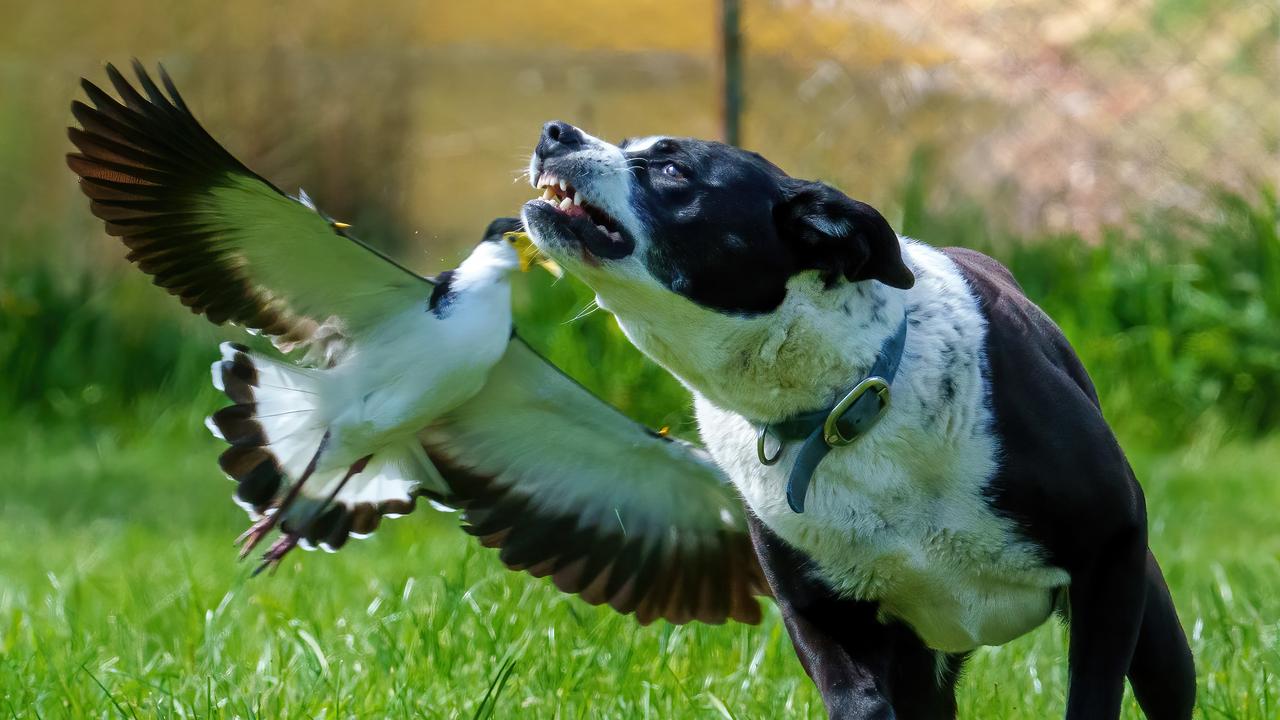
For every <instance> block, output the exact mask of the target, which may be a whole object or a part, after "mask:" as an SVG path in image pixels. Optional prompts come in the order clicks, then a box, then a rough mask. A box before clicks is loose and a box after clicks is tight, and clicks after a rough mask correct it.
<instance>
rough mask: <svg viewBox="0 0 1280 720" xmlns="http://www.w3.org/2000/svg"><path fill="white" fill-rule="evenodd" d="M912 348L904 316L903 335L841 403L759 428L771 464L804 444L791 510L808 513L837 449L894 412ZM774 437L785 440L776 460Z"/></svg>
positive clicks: (889, 341)
mask: <svg viewBox="0 0 1280 720" xmlns="http://www.w3.org/2000/svg"><path fill="white" fill-rule="evenodd" d="M906 344H907V318H906V315H903V317H902V322H901V323H899V324H898V330H897V332H895V333H894V334H893V335H890V336H889V337H888V338H886V339H885V341H884V344H883V345H881V346H880V354H879V355H878V356H877V357H876V361H875V363H874V364H873V365H872V366H871V370H870V371H869V372H868V373H867V377H866V378H865V379H863V380H862V382H859V383H858V384H857V385H855V386H854V387H853V389H852V390H850V391H849V392H848V394H846V395H845V396H844V398H843V399H842V400H840V402H838V403H836V404H835V405H833V406H831V407H829V408H826V409H824V410H815V411H812V412H806V413H800V414H799V415H794V416H792V417H789V418H787V419H785V420H781V421H779V422H776V423H765V424H757V427H758V428H759V435H758V436H757V439H756V454H757V455H758V456H759V458H760V462H761V463H763V464H765V465H773V464H774V463H776V462H778V458H780V457H781V456H782V450H783V446H784V445H786V443H788V442H793V441H797V440H803V441H804V444H803V445H801V446H800V454H799V455H798V456H797V457H796V463H795V465H793V466H792V467H791V473H790V474H789V475H788V476H787V505H789V506H791V510H792V511H794V512H797V513H802V512H804V499H805V495H807V494H808V492H809V482H810V481H811V480H813V471H814V470H815V469H816V468H817V467H818V463H820V462H822V458H824V457H826V456H827V453H828V452H830V451H831V448H835V447H842V446H844V445H848V444H850V443H852V442H853V441H855V440H857V439H858V438H860V437H862V436H863V435H865V434H866V433H867V431H868V430H870V429H871V428H872V427H874V426H875V424H876V422H878V421H879V420H880V417H881V416H882V415H884V412H885V410H887V409H889V395H890V389H889V388H890V386H891V385H892V384H893V378H894V377H895V376H896V375H897V374H898V366H899V365H901V364H902V351H903V348H905V347H906ZM770 435H772V436H773V437H775V438H777V439H778V441H779V447H778V450H777V452H775V453H774V454H773V457H769V455H768V453H767V451H766V450H765V440H766V438H767V437H768V436H770Z"/></svg>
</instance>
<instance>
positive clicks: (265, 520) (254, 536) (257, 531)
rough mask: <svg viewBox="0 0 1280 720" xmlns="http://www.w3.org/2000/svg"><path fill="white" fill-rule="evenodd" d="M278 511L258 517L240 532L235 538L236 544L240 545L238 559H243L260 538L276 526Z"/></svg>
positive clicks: (260, 540)
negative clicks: (246, 528)
mask: <svg viewBox="0 0 1280 720" xmlns="http://www.w3.org/2000/svg"><path fill="white" fill-rule="evenodd" d="M278 514H279V513H272V514H270V515H266V516H264V517H262V518H260V519H259V520H258V521H257V522H255V523H254V524H252V525H250V526H249V529H248V530H245V531H244V532H242V533H240V537H238V538H236V542H235V544H236V545H240V559H241V560H243V559H245V558H246V557H248V556H249V553H251V552H253V549H254V548H255V547H257V546H258V544H259V543H261V542H262V539H263V538H265V537H266V536H267V534H268V533H270V532H271V530H272V528H274V527H275V526H276V517H277V516H278Z"/></svg>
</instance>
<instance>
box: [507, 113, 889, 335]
mask: <svg viewBox="0 0 1280 720" xmlns="http://www.w3.org/2000/svg"><path fill="white" fill-rule="evenodd" d="M529 176H530V180H531V182H532V183H533V184H534V186H535V187H536V188H538V189H540V190H543V196H542V198H540V199H536V200H532V201H530V202H529V203H527V204H526V205H525V206H524V211H523V219H524V222H525V226H526V227H527V228H528V230H529V232H530V234H531V235H532V236H533V238H534V241H535V242H536V243H537V244H538V245H539V247H540V248H542V250H543V251H544V252H546V253H548V254H549V255H551V256H552V257H554V258H555V259H556V260H558V261H560V262H561V263H562V264H564V265H565V266H566V267H568V269H569V270H570V271H571V272H574V273H575V274H576V275H578V276H579V277H581V278H582V279H583V280H584V281H585V282H587V284H589V285H591V286H592V288H593V289H594V290H595V291H596V292H597V294H599V295H601V297H602V298H608V297H609V296H610V295H615V294H632V295H634V291H644V292H643V295H644V296H647V297H650V298H652V297H655V296H660V295H661V294H662V291H665V292H669V293H675V294H677V295H679V296H681V297H683V298H684V299H687V300H689V301H691V302H692V303H694V304H696V305H698V306H701V307H702V308H705V309H707V310H711V311H714V312H718V313H721V314H730V315H759V314H767V313H770V312H772V311H774V310H775V309H776V308H778V307H779V305H781V304H782V302H783V300H784V298H785V297H786V294H787V285H788V282H789V280H790V279H791V278H792V277H793V276H795V275H797V274H799V273H803V272H809V271H812V272H815V273H816V274H817V275H818V277H820V278H821V281H822V283H824V284H825V285H826V286H828V287H830V286H832V285H835V284H837V283H842V282H856V281H862V280H878V281H880V282H883V283H885V284H887V285H890V286H893V287H897V288H907V287H910V286H911V284H912V283H913V281H914V278H913V276H912V274H911V271H910V270H909V269H908V268H907V267H906V265H905V264H904V263H903V261H902V257H901V253H900V246H899V242H898V238H897V236H896V234H895V233H894V231H893V229H892V228H890V227H889V224H888V222H886V221H885V219H884V218H883V217H881V215H880V213H879V212H877V211H876V210H875V209H874V208H872V207H871V206H869V205H867V204H865V203H862V202H859V201H857V200H854V199H852V198H850V197H848V196H846V195H845V194H844V193H841V192H840V191H839V190H836V189H835V188H833V187H831V186H829V185H825V184H823V183H820V182H811V181H805V180H799V179H796V178H792V177H790V176H788V175H787V174H786V173H785V172H783V171H782V170H781V169H779V168H778V167H777V166H776V165H774V164H772V163H770V162H769V161H768V160H765V159H764V158H763V157H761V156H760V155H758V154H756V153H752V152H747V151H744V150H740V149H738V148H735V147H731V146H728V145H724V144H722V143H718V142H710V141H706V140H695V139H691V138H668V137H658V138H644V139H638V140H624V141H623V142H622V143H620V144H618V145H613V144H611V143H608V142H605V141H603V140H600V139H598V138H595V137H592V136H591V135H588V134H587V133H585V132H583V131H581V130H579V129H578V128H576V127H574V126H572V125H569V124H567V123H563V122H550V123H547V124H546V125H545V126H544V127H543V129H542V137H541V138H540V139H539V141H538V145H537V149H536V150H535V151H534V153H533V158H532V160H531V161H530V168H529ZM629 291H630V292H629ZM653 291H659V292H658V293H656V294H655V293H654V292H653ZM655 309H656V308H655Z"/></svg>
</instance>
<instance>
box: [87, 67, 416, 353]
mask: <svg viewBox="0 0 1280 720" xmlns="http://www.w3.org/2000/svg"><path fill="white" fill-rule="evenodd" d="M134 70H135V72H136V73H137V76H138V84H139V85H140V86H141V88H142V91H141V92H139V90H138V89H136V88H135V87H134V86H133V85H131V84H130V83H129V81H128V80H126V79H125V78H124V76H122V75H121V74H120V72H119V71H118V70H116V69H115V68H114V67H113V66H111V65H108V66H107V75H108V77H109V78H110V79H111V83H112V84H113V85H114V86H115V89H116V92H117V93H118V94H119V95H120V98H121V100H122V101H123V102H120V101H117V100H115V99H114V98H112V97H111V96H110V95H109V94H107V93H106V92H105V91H103V90H102V89H101V88H99V87H98V86H96V85H94V84H93V83H92V82H89V81H88V80H82V81H81V85H82V86H83V88H84V91H85V93H86V94H87V95H88V97H89V100H90V102H92V103H93V107H90V106H89V105H86V104H85V103H82V102H80V101H76V102H74V103H72V105H71V112H72V114H73V115H74V116H75V118H76V120H77V121H79V123H80V125H81V127H82V128H83V129H81V128H74V127H73V128H69V129H68V131H69V134H70V136H71V141H72V142H73V143H74V144H75V145H76V147H77V148H79V150H80V152H78V153H70V154H68V155H67V164H68V165H69V166H70V167H71V169H72V170H74V171H75V172H76V174H78V175H79V176H80V178H81V183H80V187H81V189H82V190H83V191H84V193H85V194H86V195H88V196H89V198H90V207H91V208H92V210H93V213H94V214H95V215H97V216H98V217H99V218H101V219H103V220H105V221H106V226H107V232H108V233H109V234H111V235H115V236H117V237H120V238H121V239H122V240H123V241H124V244H125V245H127V246H128V247H129V250H130V252H129V255H128V258H129V260H130V261H132V262H134V263H136V264H137V265H138V267H139V268H141V269H142V270H143V271H144V272H146V273H148V274H149V275H151V276H152V277H153V278H154V280H155V283H156V284H157V285H159V286H161V287H163V288H165V289H167V290H168V291H169V292H170V293H173V294H174V295H177V296H178V297H179V298H181V300H182V302H183V303H184V304H185V305H187V306H188V307H190V308H191V310H192V311H193V312H196V313H203V314H204V315H205V316H206V317H208V318H209V320H211V321H213V322H214V323H216V324H222V323H224V322H228V321H229V322H233V323H236V324H239V325H243V326H245V327H247V328H251V329H254V330H257V331H260V332H262V333H265V334H267V335H271V336H274V337H273V339H275V340H276V342H277V344H279V345H282V346H284V347H285V349H288V348H289V347H291V346H292V345H294V344H296V343H306V342H308V341H311V340H313V339H316V336H325V337H329V336H332V335H334V334H337V335H343V336H347V337H350V336H354V335H358V334H360V333H361V332H362V331H363V330H364V329H366V328H369V327H371V326H373V325H374V324H375V322H376V320H377V319H378V318H380V317H385V315H386V314H387V313H388V311H389V310H392V309H395V308H396V306H397V305H398V304H400V303H405V304H408V303H412V302H414V301H415V300H416V299H420V298H422V297H424V296H426V295H429V294H430V291H431V288H430V286H429V283H430V281H429V280H427V279H425V278H423V277H421V276H419V275H417V274H415V273H413V272H412V271H410V270H407V269H406V268H404V267H403V266H401V265H399V264H397V263H396V262H395V261H393V260H391V259H390V258H388V257H386V256H385V255H383V254H382V253H379V252H378V251H377V250H374V249H373V248H371V247H369V246H368V245H365V244H363V243H361V242H360V241H358V240H356V239H355V238H353V237H351V236H349V235H347V234H346V232H345V231H344V229H343V228H344V226H343V225H342V224H341V223H335V222H333V221H332V220H331V219H329V218H328V217H326V216H324V215H323V214H321V213H319V212H318V211H316V210H315V208H314V207H313V206H312V205H311V204H310V202H309V201H308V200H307V199H306V197H305V195H304V196H302V197H301V198H293V197H290V196H288V195H286V194H285V193H283V192H281V191H280V190H279V189H277V188H276V187H275V186H273V185H272V184H271V183H269V182H267V181H266V180H264V179H262V178H261V177H259V176H258V175H256V174H254V173H253V172H252V171H251V170H249V169H248V168H246V167H245V166H244V165H243V164H242V163H240V161H239V160H236V159H235V157H233V156H232V155H231V153H229V152H227V150H226V149H224V148H223V147H222V146H221V145H219V144H218V142H217V141H216V140H214V139H213V137H212V136H210V135H209V133H208V132H206V131H205V129H204V128H203V127H201V126H200V123H199V122H197V121H196V119H195V117H194V116H193V115H192V114H191V111H190V110H189V109H188V108H187V105H186V103H185V102H184V101H183V99H182V96H181V95H179V94H178V91H177V89H176V88H175V87H174V85H173V81H172V80H171V79H170V78H169V76H168V74H167V73H165V71H164V68H161V69H160V81H161V82H162V83H163V84H164V87H165V90H167V92H168V94H167V95H166V94H165V93H164V92H162V91H161V89H160V88H159V87H158V86H157V85H156V83H155V82H154V81H153V80H152V79H151V77H150V76H149V75H148V74H147V72H146V70H145V69H144V68H143V67H142V66H141V64H140V63H138V62H137V61H135V62H134ZM144 93H145V95H144Z"/></svg>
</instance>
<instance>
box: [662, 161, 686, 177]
mask: <svg viewBox="0 0 1280 720" xmlns="http://www.w3.org/2000/svg"><path fill="white" fill-rule="evenodd" d="M662 174H663V175H666V176H667V177H669V178H671V179H672V180H683V179H684V171H683V170H681V169H680V166H679V165H676V164H675V163H667V164H666V165H663V166H662Z"/></svg>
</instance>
